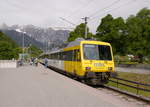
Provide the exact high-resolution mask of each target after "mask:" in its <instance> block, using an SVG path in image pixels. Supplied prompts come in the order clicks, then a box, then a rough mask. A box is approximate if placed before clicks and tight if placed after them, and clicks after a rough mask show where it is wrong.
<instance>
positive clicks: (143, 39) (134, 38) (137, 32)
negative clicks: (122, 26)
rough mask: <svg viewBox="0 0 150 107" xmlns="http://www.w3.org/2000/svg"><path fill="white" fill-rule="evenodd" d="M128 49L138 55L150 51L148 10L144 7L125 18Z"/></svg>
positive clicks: (149, 13) (149, 12) (149, 15)
mask: <svg viewBox="0 0 150 107" xmlns="http://www.w3.org/2000/svg"><path fill="white" fill-rule="evenodd" d="M126 24H127V28H128V29H127V30H128V51H129V52H130V53H133V54H136V55H139V54H142V55H149V52H150V48H149V47H150V42H149V41H150V36H149V35H150V10H149V9H147V8H144V9H142V10H140V11H139V12H138V13H137V15H136V16H130V17H129V18H128V19H127V22H126Z"/></svg>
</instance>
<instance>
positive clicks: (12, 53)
mask: <svg viewBox="0 0 150 107" xmlns="http://www.w3.org/2000/svg"><path fill="white" fill-rule="evenodd" d="M19 53H20V48H19V47H18V45H17V44H16V43H15V42H14V41H13V40H11V39H10V38H9V37H7V36H6V35H5V34H3V33H2V32H0V59H1V60H10V59H12V58H15V59H17V58H18V56H19Z"/></svg>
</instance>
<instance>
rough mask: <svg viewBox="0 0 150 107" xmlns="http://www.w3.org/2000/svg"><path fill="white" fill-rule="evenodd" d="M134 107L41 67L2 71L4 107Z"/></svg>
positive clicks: (0, 86) (0, 96) (0, 98)
mask: <svg viewBox="0 0 150 107" xmlns="http://www.w3.org/2000/svg"><path fill="white" fill-rule="evenodd" d="M134 106H135V105H132V104H130V103H129V104H128V103H127V102H125V101H122V100H120V99H116V98H115V97H114V96H113V95H109V94H107V93H105V92H103V91H101V90H97V89H94V88H92V87H89V86H87V85H85V84H82V83H80V82H77V81H75V80H72V79H70V78H68V77H66V76H63V75H61V74H58V73H56V72H54V71H52V70H50V69H48V68H44V66H43V65H40V64H39V66H38V67H35V66H29V65H28V66H23V67H19V68H7V69H6V68H5V69H0V107H134ZM135 107H136V106H135Z"/></svg>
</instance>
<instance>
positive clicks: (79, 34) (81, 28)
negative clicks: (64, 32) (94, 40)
mask: <svg viewBox="0 0 150 107" xmlns="http://www.w3.org/2000/svg"><path fill="white" fill-rule="evenodd" d="M87 32H88V33H87V37H88V38H90V37H92V36H93V34H92V33H90V32H89V28H87ZM76 38H85V24H84V23H81V24H80V25H78V26H77V27H76V28H75V30H74V31H72V32H70V33H69V37H68V41H69V42H71V41H74V40H75V39H76Z"/></svg>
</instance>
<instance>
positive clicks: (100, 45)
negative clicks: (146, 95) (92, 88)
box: [42, 39, 114, 85]
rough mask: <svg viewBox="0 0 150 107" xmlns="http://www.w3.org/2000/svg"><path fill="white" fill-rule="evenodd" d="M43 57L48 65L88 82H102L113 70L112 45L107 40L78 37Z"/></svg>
mask: <svg viewBox="0 0 150 107" xmlns="http://www.w3.org/2000/svg"><path fill="white" fill-rule="evenodd" d="M45 57H47V58H48V59H49V61H48V65H49V66H51V67H55V68H57V69H59V70H61V71H63V72H65V73H67V74H68V75H71V76H73V77H76V78H78V79H81V80H83V81H85V82H86V83H88V84H93V85H98V84H104V83H106V82H107V81H108V79H109V77H110V73H111V72H114V60H113V53H112V47H111V45H110V44H109V43H107V42H101V41H95V40H83V39H78V40H76V41H73V42H71V43H70V44H69V45H68V46H67V47H66V48H64V49H61V50H58V51H55V52H51V53H49V54H45V55H43V56H42V58H45Z"/></svg>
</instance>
